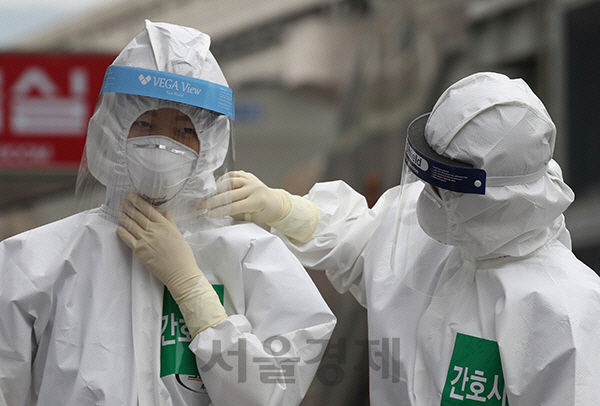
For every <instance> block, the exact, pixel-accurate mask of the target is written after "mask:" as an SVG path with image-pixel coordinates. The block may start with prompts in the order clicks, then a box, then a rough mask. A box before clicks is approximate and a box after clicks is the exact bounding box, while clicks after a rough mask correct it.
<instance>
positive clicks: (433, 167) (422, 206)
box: [204, 72, 600, 406]
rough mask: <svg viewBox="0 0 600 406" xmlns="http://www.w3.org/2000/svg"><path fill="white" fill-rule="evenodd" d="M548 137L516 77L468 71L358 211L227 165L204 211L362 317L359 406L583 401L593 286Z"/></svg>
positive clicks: (591, 366)
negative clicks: (391, 177)
mask: <svg viewBox="0 0 600 406" xmlns="http://www.w3.org/2000/svg"><path fill="white" fill-rule="evenodd" d="M555 134H556V128H555V125H554V123H553V122H552V120H551V118H550V116H549V115H548V113H547V111H546V109H545V107H544V106H543V104H542V102H541V101H540V100H539V99H538V98H537V96H536V95H535V94H534V93H533V92H532V91H531V89H530V88H529V87H528V86H527V84H526V83H525V82H524V81H523V80H520V79H509V78H508V77H506V76H504V75H501V74H497V73H485V72H484V73H477V74H473V75H471V76H468V77H466V78H464V79H462V80H460V81H458V82H457V83H455V84H453V85H452V86H450V87H449V88H448V89H447V90H446V91H445V92H444V93H443V94H442V95H441V97H440V98H439V100H438V101H437V103H436V105H435V106H434V108H433V110H432V111H431V113H429V114H426V115H424V116H421V117H418V118H417V119H416V120H414V121H413V123H411V125H410V126H409V129H408V135H407V144H406V150H405V156H404V172H403V176H402V181H401V184H400V185H399V186H397V187H395V188H392V189H390V190H388V191H387V192H386V193H385V194H384V195H383V196H382V197H381V198H380V199H379V201H378V202H377V204H376V205H375V206H374V207H373V208H372V209H368V208H367V205H366V202H365V199H364V198H363V197H362V196H360V195H359V194H357V193H356V192H354V191H353V190H351V189H350V187H348V186H347V185H346V184H345V183H343V182H341V181H334V182H326V183H319V184H316V185H315V186H314V187H313V188H312V189H311V190H310V192H309V193H308V195H307V196H306V197H305V198H303V197H299V196H290V195H289V194H287V192H285V191H282V190H274V189H270V188H268V187H266V186H265V185H264V184H262V183H261V182H260V181H259V180H258V179H256V177H254V176H253V175H251V174H249V173H245V172H242V171H239V172H233V173H230V174H228V175H227V176H224V177H223V178H222V179H221V180H220V181H219V182H218V184H219V189H220V191H221V193H220V194H218V195H216V196H214V197H211V198H210V199H208V200H206V201H205V203H204V204H205V205H207V207H210V208H211V211H210V212H209V215H211V216H220V215H222V214H223V213H229V214H231V215H234V216H239V217H245V218H246V220H252V221H257V222H258V221H263V222H266V223H270V224H271V225H272V226H273V227H274V228H275V231H274V232H275V233H278V234H279V235H280V236H281V238H282V239H283V240H284V241H285V242H286V244H287V245H288V247H289V248H290V249H291V250H292V251H293V252H294V254H295V255H296V256H297V257H298V258H299V259H300V260H301V262H302V263H303V264H304V265H305V266H306V267H308V268H312V269H320V270H326V272H327V276H328V277H329V279H330V281H331V283H332V284H333V285H334V286H335V287H336V288H337V290H338V291H340V292H345V291H348V290H349V291H351V292H352V293H353V294H354V296H355V297H356V298H357V299H358V301H359V302H360V303H361V304H362V305H363V306H365V307H366V308H367V309H368V329H369V332H368V333H369V339H370V354H371V355H370V356H371V376H370V385H371V386H370V390H371V403H372V404H373V405H377V406H382V405H419V406H424V405H427V406H434V405H435V406H440V405H442V406H447V405H480V404H482V405H511V406H521V405H524V406H531V405H547V406H549V405H556V406H566V405H580V406H583V405H592V404H597V403H598V399H600V334H598V331H600V317H599V315H600V279H599V278H598V276H597V275H596V274H595V273H594V271H592V270H591V269H590V268H589V267H587V266H586V265H585V264H583V263H582V262H580V261H579V260H578V259H577V258H576V257H575V256H574V255H573V253H572V251H571V241H570V236H569V233H568V231H567V229H566V228H565V221H564V217H563V214H562V213H563V212H564V211H565V209H566V208H567V207H568V206H569V204H570V203H571V202H572V200H573V199H574V195H573V193H572V191H571V190H570V189H569V187H568V186H567V185H566V184H565V183H564V182H563V179H562V175H561V170H560V167H559V165H558V164H557V163H556V162H555V161H554V160H553V159H552V153H553V149H554V143H555Z"/></svg>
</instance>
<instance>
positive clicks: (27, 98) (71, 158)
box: [0, 53, 115, 170]
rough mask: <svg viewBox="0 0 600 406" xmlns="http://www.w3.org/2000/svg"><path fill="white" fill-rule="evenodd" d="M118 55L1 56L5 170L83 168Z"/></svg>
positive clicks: (0, 131)
mask: <svg viewBox="0 0 600 406" xmlns="http://www.w3.org/2000/svg"><path fill="white" fill-rule="evenodd" d="M114 58H115V55H97V54H92V55H82V54H51V53H41V54H40V53H36V54H31V53H7V54H0V169H1V170H7V169H8V170H45V169H72V168H77V167H78V165H79V162H80V160H81V155H82V153H83V148H84V145H85V136H86V132H87V123H88V120H89V118H90V117H91V115H92V114H93V111H94V107H95V105H96V100H97V98H98V93H99V92H100V87H101V86H102V81H103V79H104V73H105V71H106V68H107V67H108V65H110V64H111V63H112V61H113V60H114Z"/></svg>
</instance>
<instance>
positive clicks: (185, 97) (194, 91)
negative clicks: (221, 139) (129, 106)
mask: <svg viewBox="0 0 600 406" xmlns="http://www.w3.org/2000/svg"><path fill="white" fill-rule="evenodd" d="M105 92H106V93H124V94H133V95H138V96H148V97H154V98H157V99H162V100H170V101H174V102H179V103H184V104H189V105H191V106H197V107H201V108H203V109H207V110H211V111H214V112H216V113H220V114H225V115H227V116H229V117H231V118H232V119H234V108H233V91H232V90H231V89H230V88H228V87H226V86H221V85H218V84H216V83H211V82H207V81H205V80H200V79H195V78H191V77H189V76H183V75H176V74H174V73H168V72H161V71H156V70H151V69H142V68H134V67H130V66H117V65H111V66H109V67H108V69H107V70H106V75H105V76H104V82H103V83H102V88H101V90H100V93H105Z"/></svg>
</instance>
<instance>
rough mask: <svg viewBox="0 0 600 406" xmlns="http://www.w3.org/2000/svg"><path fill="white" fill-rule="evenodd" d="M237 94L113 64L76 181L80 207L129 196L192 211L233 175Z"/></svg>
mask: <svg viewBox="0 0 600 406" xmlns="http://www.w3.org/2000/svg"><path fill="white" fill-rule="evenodd" d="M233 161H234V151H233V94H232V91H231V89H230V88H228V87H226V86H221V85H218V84H216V83H212V82H208V81H204V80H200V79H195V78H192V77H188V76H183V75H177V74H173V73H167V72H161V71H156V70H150V69H140V68H134V67H126V66H115V65H112V66H110V67H109V68H108V70H107V73H106V76H105V79H104V83H103V86H102V90H101V94H100V98H99V102H98V105H97V108H96V111H95V113H94V115H93V116H92V118H91V119H90V123H89V128H88V138H87V140H86V148H85V153H84V159H83V160H82V165H81V167H80V172H79V176H78V182H77V197H78V200H79V202H80V205H82V206H83V207H82V208H85V207H93V206H94V205H97V203H99V202H98V198H99V197H100V196H102V195H104V194H105V195H106V197H105V199H104V200H105V201H104V203H105V204H106V206H107V207H108V208H110V209H113V210H118V207H119V205H120V201H121V199H123V198H124V197H126V196H127V194H128V193H130V192H134V193H138V194H140V195H141V196H142V197H143V198H144V199H145V200H147V201H148V202H150V203H151V204H152V205H154V206H155V207H156V208H157V209H158V210H159V211H166V210H170V211H173V212H174V213H175V212H177V211H190V210H196V209H193V208H195V207H197V203H199V201H200V200H202V199H204V198H206V197H208V196H209V195H211V194H212V193H214V192H215V191H216V186H215V181H216V179H217V178H218V177H220V176H221V175H222V174H224V173H226V172H227V171H230V170H232V169H233Z"/></svg>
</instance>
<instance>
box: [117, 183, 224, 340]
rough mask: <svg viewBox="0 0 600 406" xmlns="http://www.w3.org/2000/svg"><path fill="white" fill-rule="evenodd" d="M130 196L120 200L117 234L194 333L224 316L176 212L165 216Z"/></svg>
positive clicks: (134, 196) (193, 334)
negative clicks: (162, 285) (171, 298)
mask: <svg viewBox="0 0 600 406" xmlns="http://www.w3.org/2000/svg"><path fill="white" fill-rule="evenodd" d="M128 197H129V200H123V201H122V202H121V206H122V208H123V211H121V212H119V213H117V217H118V219H119V221H120V222H121V224H122V226H120V227H118V228H117V234H118V235H119V237H120V238H121V239H122V240H123V242H125V244H127V246H129V247H130V248H131V249H132V250H133V252H134V253H135V255H136V256H137V257H138V259H139V260H140V262H142V263H143V264H144V265H145V266H146V268H148V270H150V271H151V272H152V273H153V274H154V276H156V277H157V278H158V279H159V280H160V281H161V282H162V283H163V284H164V285H165V286H166V287H167V289H169V292H171V295H172V296H173V298H174V299H175V301H176V302H177V304H178V305H179V308H180V309H181V313H182V314H183V317H184V319H185V321H186V324H187V327H188V330H189V331H190V332H191V333H192V336H195V335H196V334H198V333H199V332H200V331H202V330H204V329H206V328H208V327H210V326H212V325H214V324H216V323H218V322H220V321H221V320H223V319H225V318H226V317H227V314H226V313H225V309H224V308H223V306H222V305H221V302H220V301H219V297H218V296H217V293H216V292H215V291H214V289H213V288H212V286H211V284H210V283H209V282H208V280H207V279H206V277H205V276H204V274H203V273H202V271H200V268H198V265H197V264H196V259H195V258H194V253H193V252H192V249H191V247H190V246H189V244H188V243H187V241H186V240H185V238H183V235H182V234H181V232H180V231H179V229H178V228H177V225H176V224H175V219H174V218H173V215H172V214H171V213H169V212H167V213H166V214H165V215H164V216H163V215H162V214H160V213H159V212H158V211H156V209H155V208H154V207H152V205H150V204H149V203H148V202H146V201H145V200H144V199H143V198H142V197H141V196H139V195H137V194H133V193H132V194H130V195H129V196H128Z"/></svg>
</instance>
